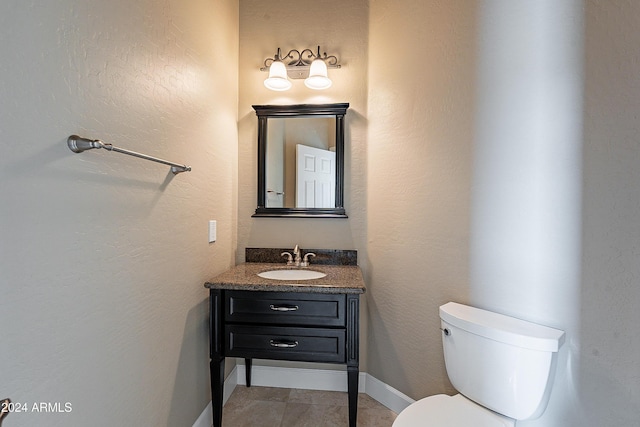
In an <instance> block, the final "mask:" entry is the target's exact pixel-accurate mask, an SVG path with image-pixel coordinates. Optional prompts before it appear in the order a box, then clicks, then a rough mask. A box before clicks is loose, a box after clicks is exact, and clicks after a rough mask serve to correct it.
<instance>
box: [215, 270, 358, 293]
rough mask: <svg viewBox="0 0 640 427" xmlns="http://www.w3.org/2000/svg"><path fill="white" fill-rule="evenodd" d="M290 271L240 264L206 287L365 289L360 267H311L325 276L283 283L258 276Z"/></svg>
mask: <svg viewBox="0 0 640 427" xmlns="http://www.w3.org/2000/svg"><path fill="white" fill-rule="evenodd" d="M276 269H283V270H291V269H298V268H297V267H287V266H286V265H285V264H284V263H279V264H275V263H253V262H247V263H244V264H240V265H237V266H235V267H233V268H231V269H230V270H227V271H225V272H224V273H222V274H220V275H218V276H216V277H214V278H213V279H211V280H209V281H208V282H206V283H205V284H204V286H205V287H206V288H209V289H232V290H241V291H242V290H244V291H272V292H314V293H325V294H361V293H364V292H365V290H366V288H365V285H364V279H363V278H362V271H361V270H360V267H358V266H357V265H311V266H310V267H304V269H305V270H314V271H321V272H323V273H325V274H326V276H325V277H322V278H320V279H311V280H300V281H295V282H293V283H292V282H291V281H283V280H272V279H264V278H262V277H260V276H258V273H261V272H263V271H268V270H276Z"/></svg>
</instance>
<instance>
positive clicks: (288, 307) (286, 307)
mask: <svg viewBox="0 0 640 427" xmlns="http://www.w3.org/2000/svg"><path fill="white" fill-rule="evenodd" d="M269 308H270V309H271V310H273V311H296V310H297V309H298V306H297V305H273V304H271V305H270V306H269Z"/></svg>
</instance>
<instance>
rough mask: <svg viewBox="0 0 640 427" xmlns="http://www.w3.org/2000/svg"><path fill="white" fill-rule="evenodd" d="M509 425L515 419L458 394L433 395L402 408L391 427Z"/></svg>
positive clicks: (496, 426)
mask: <svg viewBox="0 0 640 427" xmlns="http://www.w3.org/2000/svg"><path fill="white" fill-rule="evenodd" d="M418 426H421V427H513V426H515V420H513V419H511V418H508V417H505V416H502V415H500V414H498V413H496V412H493V411H490V410H488V409H486V408H483V407H481V406H479V405H477V404H475V403H473V402H472V401H471V400H469V399H467V398H466V397H464V396H463V395H461V394H456V395H455V396H449V395H446V394H436V395H434V396H430V397H426V398H424V399H420V400H418V401H417V402H415V403H413V404H411V405H409V406H408V407H407V408H406V409H405V410H404V411H402V412H401V413H400V414H399V415H398V417H397V418H396V420H395V422H394V423H393V427H418Z"/></svg>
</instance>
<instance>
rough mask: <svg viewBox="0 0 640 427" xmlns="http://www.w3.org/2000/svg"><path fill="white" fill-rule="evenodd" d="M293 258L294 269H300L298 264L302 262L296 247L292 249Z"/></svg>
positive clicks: (298, 249)
mask: <svg viewBox="0 0 640 427" xmlns="http://www.w3.org/2000/svg"><path fill="white" fill-rule="evenodd" d="M293 256H294V257H295V262H296V267H300V263H301V262H302V256H301V255H300V248H299V247H298V245H296V247H295V248H293Z"/></svg>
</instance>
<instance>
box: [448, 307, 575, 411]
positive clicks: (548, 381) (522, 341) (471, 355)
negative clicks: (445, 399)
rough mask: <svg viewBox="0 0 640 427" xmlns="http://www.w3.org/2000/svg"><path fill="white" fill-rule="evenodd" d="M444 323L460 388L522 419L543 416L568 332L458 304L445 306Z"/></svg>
mask: <svg viewBox="0 0 640 427" xmlns="http://www.w3.org/2000/svg"><path fill="white" fill-rule="evenodd" d="M440 319H441V328H442V330H443V332H442V342H443V347H444V359H445V364H446V368H447V374H448V375H449V379H450V380H451V384H453V386H454V387H455V388H456V390H458V391H459V392H460V393H461V394H463V395H464V396H466V397H467V398H469V399H471V400H473V401H475V402H477V403H478V404H480V405H482V406H484V407H486V408H489V409H491V410H493V411H495V412H498V413H500V414H502V415H506V416H507V417H510V418H514V419H516V420H526V419H531V418H537V417H539V416H540V415H542V413H543V412H544V410H545V409H546V406H547V402H548V400H549V395H550V392H551V386H552V384H553V377H554V374H555V365H556V358H557V354H558V349H559V348H560V346H562V343H563V342H564V332H563V331H561V330H558V329H554V328H550V327H547V326H541V325H538V324H535V323H531V322H527V321H524V320H521V319H516V318H514V317H509V316H505V315H502V314H498V313H493V312H490V311H486V310H481V309H478V308H475V307H469V306H466V305H462V304H457V303H454V302H450V303H447V304H445V305H443V306H441V307H440Z"/></svg>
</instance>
